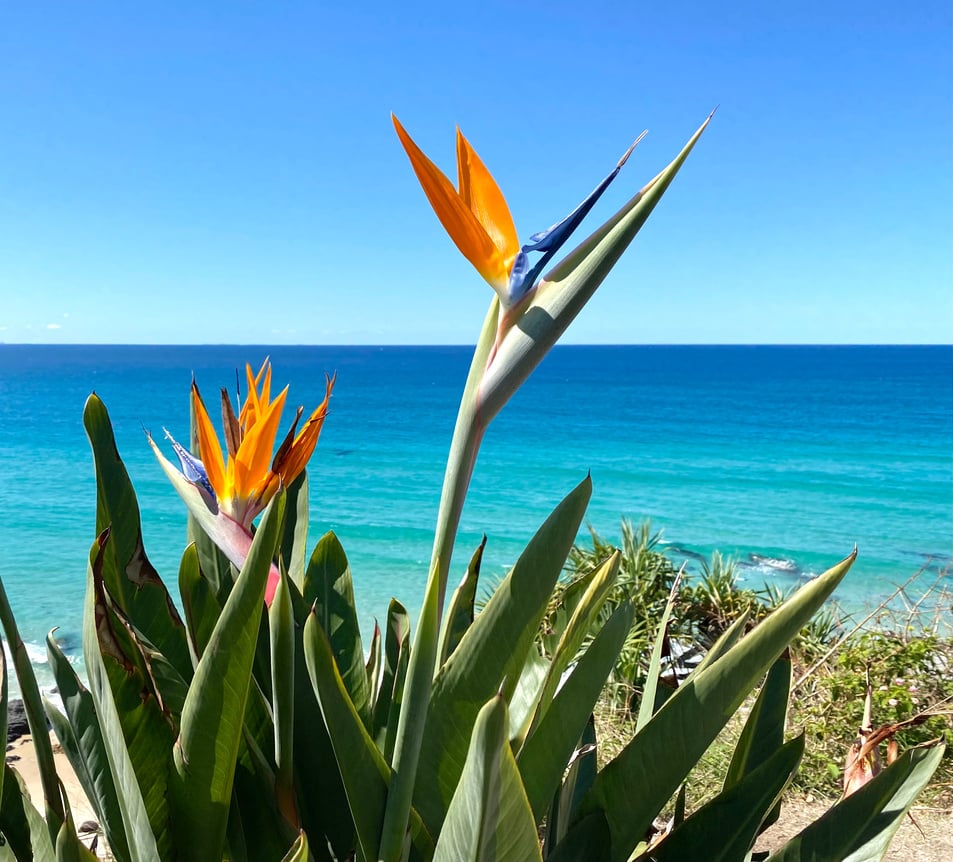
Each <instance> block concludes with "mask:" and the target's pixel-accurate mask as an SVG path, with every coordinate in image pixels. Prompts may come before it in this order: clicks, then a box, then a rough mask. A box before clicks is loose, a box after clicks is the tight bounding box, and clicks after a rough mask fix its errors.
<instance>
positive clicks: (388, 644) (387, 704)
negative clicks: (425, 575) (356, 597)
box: [373, 599, 410, 762]
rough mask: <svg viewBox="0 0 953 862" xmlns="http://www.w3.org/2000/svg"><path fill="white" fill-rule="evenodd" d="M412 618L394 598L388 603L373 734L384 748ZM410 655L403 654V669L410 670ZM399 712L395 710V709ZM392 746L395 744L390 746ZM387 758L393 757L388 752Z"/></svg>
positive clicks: (408, 641)
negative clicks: (396, 676) (399, 667)
mask: <svg viewBox="0 0 953 862" xmlns="http://www.w3.org/2000/svg"><path fill="white" fill-rule="evenodd" d="M409 639H410V619H409V617H408V616H407V611H406V609H405V608H404V606H403V605H402V604H401V603H400V602H399V601H397V599H391V600H390V604H389V605H388V607H387V623H386V628H385V631H384V666H383V668H382V670H381V681H380V685H379V686H378V688H377V699H376V701H375V702H374V725H373V735H374V738H375V739H377V741H378V745H380V746H381V749H382V750H383V749H384V748H385V746H384V743H383V739H384V734H385V732H386V729H387V726H388V717H389V716H390V714H391V704H392V703H393V697H394V691H395V689H396V680H395V674H397V672H398V665H399V664H400V661H401V652H402V651H405V652H409V649H410V647H409V643H410V640H409ZM408 658H409V655H405V656H404V657H403V673H404V674H406V672H407V661H408ZM399 688H400V691H401V692H403V689H404V682H403V679H401V681H400V686H399ZM395 715H396V713H395ZM391 750H393V748H392V749H391ZM385 757H386V758H387V761H388V762H390V757H389V756H388V755H387V754H385Z"/></svg>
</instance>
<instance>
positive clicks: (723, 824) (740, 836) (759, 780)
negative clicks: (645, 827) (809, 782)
mask: <svg viewBox="0 0 953 862" xmlns="http://www.w3.org/2000/svg"><path fill="white" fill-rule="evenodd" d="M803 754H804V736H803V735H801V736H798V737H796V738H795V739H792V740H791V741H790V742H788V743H786V744H784V745H782V746H781V747H780V748H778V749H776V750H775V751H774V753H773V754H772V755H771V756H770V757H768V759H767V760H765V761H764V762H763V763H761V764H759V765H758V766H757V767H756V768H755V769H753V770H752V771H750V772H748V773H746V774H745V775H744V776H743V777H742V778H740V779H739V780H738V781H737V782H735V783H734V784H733V785H732V786H731V787H730V788H728V789H727V790H723V791H722V792H721V793H719V794H718V795H717V796H716V797H715V798H714V799H712V800H710V801H709V802H707V803H706V804H705V805H703V806H702V807H701V808H700V809H699V810H698V811H696V812H695V813H694V814H692V815H691V817H688V818H686V819H685V820H683V821H682V823H681V824H680V825H679V826H676V827H675V829H673V830H672V831H671V832H670V833H669V834H668V835H666V836H665V838H663V839H662V841H661V842H660V843H659V844H657V845H656V846H654V847H652V849H651V850H650V851H649V852H648V853H646V854H645V855H644V856H642V857H640V858H639V860H638V862H684V860H686V859H694V858H698V857H699V856H700V855H703V856H704V858H705V862H743V860H744V859H745V857H746V856H747V854H748V851H749V850H750V849H751V846H752V845H753V844H754V840H755V837H756V836H757V834H758V831H759V829H760V827H761V824H762V823H763V822H764V819H765V818H766V817H767V816H768V814H769V813H770V811H771V810H772V809H773V808H774V807H775V805H776V803H777V800H778V799H779V798H780V796H781V793H782V792H783V791H784V788H785V787H787V785H788V784H789V783H790V781H791V779H792V778H793V777H794V773H795V772H796V771H797V768H798V764H800V762H801V756H802V755H803ZM830 858H831V862H833V859H834V857H830Z"/></svg>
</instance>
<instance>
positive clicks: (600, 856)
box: [546, 811, 611, 862]
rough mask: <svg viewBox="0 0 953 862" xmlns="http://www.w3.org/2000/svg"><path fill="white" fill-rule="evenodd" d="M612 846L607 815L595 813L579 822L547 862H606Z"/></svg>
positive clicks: (548, 857) (557, 846)
mask: <svg viewBox="0 0 953 862" xmlns="http://www.w3.org/2000/svg"><path fill="white" fill-rule="evenodd" d="M610 846H611V838H610V836H609V824H608V823H607V822H606V818H605V815H604V814H603V813H602V812H601V811H594V812H593V813H592V814H587V815H585V816H584V817H581V818H580V819H579V820H578V821H577V823H576V825H575V826H574V827H573V829H572V831H571V832H570V833H569V834H568V835H566V837H565V838H563V840H562V841H560V842H559V844H557V845H556V849H555V850H553V852H552V853H550V854H549V855H548V856H547V857H546V862H605V860H606V859H607V858H608V856H609V848H610Z"/></svg>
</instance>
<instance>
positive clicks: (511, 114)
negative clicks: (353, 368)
mask: <svg viewBox="0 0 953 862" xmlns="http://www.w3.org/2000/svg"><path fill="white" fill-rule="evenodd" d="M719 7H720V8H719ZM458 10H462V11H458ZM950 19H951V11H950V4H949V3H948V2H946V0H943V2H938V0H927V2H924V3H919V4H907V5H906V7H905V8H901V4H897V3H896V2H881V0H873V2H865V3H859V2H843V3H829V2H824V3H821V2H814V0H808V2H801V3H775V4H763V3H749V2H739V3H733V4H712V3H695V2H686V3H680V4H661V3H632V2H620V3H604V2H599V0H590V2H586V3H561V2H555V3H548V4H538V3H536V4H515V3H502V2H487V3H484V4H482V5H481V6H480V8H479V9H478V8H476V4H465V5H464V6H460V7H458V6H455V5H454V4H445V3H440V4H418V3H405V4H396V3H387V4H383V3H376V2H367V3H363V4H359V5H354V6H353V8H351V9H349V10H345V9H344V4H332V3H307V4H306V3H271V4H252V3H228V4H221V5H218V4H211V3H206V4H201V5H200V4H194V5H193V4H176V3H164V4H127V3H121V4H120V3H95V4H79V3H76V4H70V3H55V4H52V3H51V4H44V3H35V4H12V5H8V6H7V8H6V9H5V12H4V16H3V26H2V27H0V56H2V57H3V63H2V67H3V68H2V74H0V106H2V115H3V132H2V133H0V341H7V342H49V343H76V342H113V343H138V342H147V343H257V344H262V343H264V344H271V343H274V344H284V343H294V344H330V343H373V344H390V343H467V342H472V341H473V340H474V338H475V337H476V334H477V331H478V329H479V326H480V324H481V322H482V318H483V314H484V312H485V310H486V306H487V304H488V302H489V299H490V296H491V292H490V289H489V287H487V286H486V284H484V283H483V282H482V280H481V279H480V278H479V276H478V275H477V274H476V273H475V272H474V271H473V270H472V269H471V268H470V266H469V264H468V263H467V262H466V261H465V260H464V259H463V258H462V257H461V256H460V255H459V253H458V252H457V251H456V249H455V247H454V246H453V244H452V243H451V242H450V240H449V239H448V238H447V237H446V235H445V234H444V232H443V229H442V228H441V227H440V225H439V223H438V222H437V220H436V218H435V217H434V215H433V213H432V212H431V210H430V208H429V206H428V204H427V202H426V199H425V198H424V196H423V194H422V192H421V191H420V189H419V187H418V186H417V182H416V179H415V178H414V175H413V173H412V171H411V168H410V166H409V163H408V162H407V159H406V157H405V155H404V153H403V151H402V150H401V148H400V146H399V144H398V142H397V140H396V137H395V135H394V133H393V130H392V128H391V125H390V119H389V114H390V112H391V111H394V112H395V113H396V114H397V115H398V116H399V117H400V119H401V121H402V122H403V123H404V125H405V126H406V127H407V129H408V130H409V131H410V133H411V134H412V135H413V136H414V137H415V139H416V140H417V142H418V144H420V146H421V147H422V148H423V149H424V150H425V151H426V152H427V153H428V154H429V155H430V156H431V158H433V159H434V160H435V161H436V162H437V163H438V164H439V165H440V166H441V167H442V168H443V169H444V170H445V171H446V172H448V173H450V174H451V175H454V172H455V166H454V137H453V136H454V126H455V124H459V125H460V126H461V128H462V129H463V131H464V133H465V134H466V135H467V137H468V138H469V139H470V141H471V142H472V144H473V145H474V147H475V148H476V149H477V151H478V152H479V153H480V155H481V157H482V158H483V160H484V161H485V162H486V164H487V165H488V167H489V168H490V170H491V171H492V172H493V174H494V176H495V177H496V179H497V181H498V182H499V184H500V186H501V187H502V189H503V191H504V193H505V194H506V196H507V199H508V200H509V203H510V206H511V209H512V211H513V215H514V219H515V222H516V225H517V228H518V230H519V232H520V236H521V237H522V238H525V237H527V236H528V235H529V234H530V233H533V232H535V231H537V230H540V229H542V228H544V227H546V226H548V225H549V224H551V223H552V222H554V221H556V220H558V219H559V218H561V217H562V216H563V215H565V214H566V213H567V212H568V211H569V210H570V209H572V208H573V207H574V206H575V205H576V204H577V203H578V202H579V201H580V200H581V199H582V198H583V197H584V196H585V195H586V194H587V193H588V192H589V190H590V189H591V188H592V187H593V186H594V185H595V184H596V182H598V180H599V179H601V178H602V177H603V176H604V175H605V173H606V172H607V171H608V169H609V168H611V166H612V165H613V164H614V163H615V161H616V159H617V158H618V156H619V155H620V154H621V152H622V151H623V150H624V149H625V148H626V146H627V145H628V144H629V143H630V142H631V141H632V140H633V139H634V138H635V136H636V135H637V134H638V133H639V132H640V131H641V130H642V129H643V128H648V129H649V135H648V137H647V138H646V139H645V141H643V143H642V144H640V146H639V148H638V149H637V151H636V153H635V154H634V156H633V157H632V158H631V159H630V160H629V163H628V164H627V165H626V167H625V169H624V171H623V172H622V174H621V175H620V177H619V178H618V179H617V180H616V183H615V185H614V186H613V187H612V188H611V189H610V190H609V192H607V193H606V195H605V196H604V198H603V200H602V201H601V202H600V203H599V205H598V206H597V208H596V210H595V211H594V212H593V213H592V214H591V215H590V217H589V220H588V221H587V222H586V224H585V225H584V228H583V231H581V232H580V238H581V237H582V236H583V235H585V232H587V231H586V228H588V229H592V228H595V227H596V226H597V225H598V224H599V222H600V221H601V220H602V219H604V218H606V217H608V216H609V215H611V213H612V212H614V211H615V208H616V207H617V206H618V205H619V204H620V203H621V202H622V201H624V200H625V199H627V198H628V197H629V196H630V195H631V194H632V192H633V191H634V190H635V189H637V188H638V187H640V186H641V185H642V184H643V183H644V182H645V181H646V180H647V179H649V178H650V177H651V176H653V175H654V174H655V173H656V172H657V171H658V170H659V169H660V168H661V167H662V166H664V165H665V164H666V163H667V162H668V161H669V160H670V159H671V157H672V156H674V154H675V153H676V152H677V151H678V149H679V148H680V146H681V144H682V143H683V142H684V141H685V139H687V138H688V137H689V135H690V134H691V133H692V132H693V131H694V129H695V128H696V127H697V126H698V125H699V124H700V123H701V121H702V120H703V119H704V118H705V116H706V115H707V114H708V113H709V111H710V110H711V109H712V108H713V107H714V106H716V105H720V108H719V110H718V113H717V115H716V117H715V120H714V122H713V124H712V126H711V127H710V128H709V130H708V132H707V133H706V134H705V136H704V137H703V139H702V141H701V143H700V144H699V146H698V147H697V148H696V150H695V152H694V153H693V155H692V157H691V159H690V160H689V162H688V163H687V165H686V166H685V168H684V169H683V171H682V172H681V174H680V175H679V177H678V178H677V180H676V182H675V184H674V185H673V186H672V188H671V190H670V191H669V192H668V194H667V195H666V197H665V199H664V200H663V201H662V203H661V204H660V206H659V208H658V209H657V210H656V212H655V214H654V215H653V216H652V218H651V220H650V221H649V222H648V224H647V225H646V227H645V228H644V229H643V231H642V233H641V234H640V235H639V237H638V238H637V239H636V241H635V243H634V244H633V246H632V247H631V248H630V249H629V251H628V252H627V254H626V256H625V257H624V258H623V260H622V261H621V262H620V263H619V265H618V266H617V267H616V269H615V270H614V271H613V273H612V275H611V276H610V277H609V279H607V281H606V282H605V283H604V284H603V286H602V287H601V288H600V289H599V292H598V293H597V295H596V296H595V298H594V299H593V301H592V302H591V303H590V305H589V306H588V307H587V309H586V310H585V311H584V312H583V314H582V315H580V317H579V318H578V319H577V321H576V322H575V323H574V324H573V326H572V327H571V328H570V330H569V332H568V333H567V337H566V339H565V340H567V341H574V342H578V343H598V342H608V343H629V342H631V343H643V342H644V343H683V342H689V343H717V342H735V343H737V342H754V343H757V342H768V343H770V342H781V343H809V342H821V343H825V342H863V343H884V342H905V343H920V342H941V343H949V342H950V340H951V320H953V291H951V279H953V275H951V229H953V228H951V207H950V192H951V159H950V146H951V127H950V126H951V92H950V90H951V46H950V28H951V20H950Z"/></svg>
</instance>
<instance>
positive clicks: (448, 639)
mask: <svg viewBox="0 0 953 862" xmlns="http://www.w3.org/2000/svg"><path fill="white" fill-rule="evenodd" d="M485 548H486V536H484V537H483V539H482V541H481V542H480V544H479V546H478V547H477V549H476V550H475V551H474V552H473V556H472V557H471V558H470V564H469V565H468V566H467V571H466V574H464V576H463V580H462V581H460V585H459V586H458V587H457V588H456V589H455V590H454V591H453V595H452V596H451V597H450V607H449V608H448V610H447V612H446V614H444V618H443V630H442V632H441V637H440V653H439V655H440V660H439V661H440V665H441V666H442V665H443V663H444V662H445V661H446V660H447V659H448V658H449V657H450V655H451V654H452V653H453V651H454V650H455V649H456V648H457V645H458V644H459V643H460V641H461V640H462V638H463V636H464V635H465V634H466V633H467V629H469V628H470V626H471V625H473V603H474V601H475V600H476V590H477V583H478V582H479V580H480V563H481V562H482V561H483V551H484V549H485Z"/></svg>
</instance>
